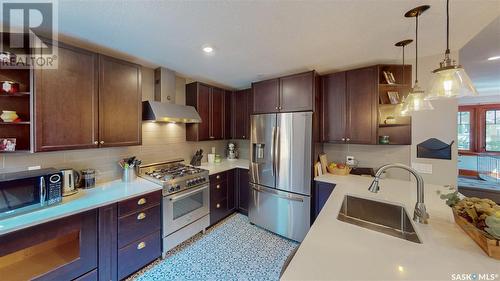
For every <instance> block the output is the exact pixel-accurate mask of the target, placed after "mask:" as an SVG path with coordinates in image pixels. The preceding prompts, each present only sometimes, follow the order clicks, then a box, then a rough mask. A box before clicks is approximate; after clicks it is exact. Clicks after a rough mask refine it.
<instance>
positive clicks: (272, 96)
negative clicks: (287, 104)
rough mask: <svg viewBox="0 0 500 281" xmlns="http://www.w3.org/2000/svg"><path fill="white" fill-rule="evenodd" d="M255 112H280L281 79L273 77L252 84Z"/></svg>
mask: <svg viewBox="0 0 500 281" xmlns="http://www.w3.org/2000/svg"><path fill="white" fill-rule="evenodd" d="M252 92H253V94H252V96H253V97H252V100H253V102H252V104H253V113H254V114H258V113H272V112H278V111H279V110H278V106H279V96H280V83H279V79H271V80H266V81H261V82H256V83H253V84H252Z"/></svg>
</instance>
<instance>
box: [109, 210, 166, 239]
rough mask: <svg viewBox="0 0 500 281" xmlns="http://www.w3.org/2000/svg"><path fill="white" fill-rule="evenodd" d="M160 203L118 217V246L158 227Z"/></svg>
mask: <svg viewBox="0 0 500 281" xmlns="http://www.w3.org/2000/svg"><path fill="white" fill-rule="evenodd" d="M160 216H161V210H160V205H157V206H154V207H151V208H149V209H146V210H142V211H140V212H137V213H133V214H130V215H127V216H125V217H121V218H119V219H118V248H121V247H123V246H125V245H127V244H129V243H130V242H132V241H134V240H137V239H139V238H140V237H143V236H145V235H147V234H149V233H152V232H154V231H156V230H158V229H160V223H161V222H160Z"/></svg>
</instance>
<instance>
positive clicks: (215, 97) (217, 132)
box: [210, 87, 226, 140]
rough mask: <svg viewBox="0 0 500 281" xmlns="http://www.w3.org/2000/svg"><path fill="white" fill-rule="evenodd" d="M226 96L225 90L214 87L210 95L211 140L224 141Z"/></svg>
mask: <svg viewBox="0 0 500 281" xmlns="http://www.w3.org/2000/svg"><path fill="white" fill-rule="evenodd" d="M225 95H226V92H225V90H223V89H219V88H215V87H212V93H211V94H210V119H211V121H210V125H211V130H210V131H211V133H210V139H215V140H222V139H224V128H225V124H224V113H225V110H224V108H225V106H224V101H225Z"/></svg>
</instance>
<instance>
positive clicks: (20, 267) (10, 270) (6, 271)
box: [0, 232, 80, 280]
mask: <svg viewBox="0 0 500 281" xmlns="http://www.w3.org/2000/svg"><path fill="white" fill-rule="evenodd" d="M79 256H80V235H79V232H71V233H68V234H66V235H64V236H60V237H57V238H55V239H52V240H49V241H46V242H43V243H40V244H36V245H34V246H31V247H28V248H24V249H22V250H19V251H17V252H13V253H10V254H8V255H5V256H2V257H0V276H8V279H9V280H31V279H33V278H36V277H37V276H40V275H42V274H44V273H47V272H50V271H52V270H54V269H56V268H58V267H60V266H62V265H65V264H68V263H70V262H71V261H74V260H77V259H78V258H79Z"/></svg>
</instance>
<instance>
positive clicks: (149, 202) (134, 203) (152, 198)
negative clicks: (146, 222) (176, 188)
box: [118, 191, 161, 217]
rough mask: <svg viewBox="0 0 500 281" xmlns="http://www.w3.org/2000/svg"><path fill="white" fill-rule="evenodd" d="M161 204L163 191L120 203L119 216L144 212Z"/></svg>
mask: <svg viewBox="0 0 500 281" xmlns="http://www.w3.org/2000/svg"><path fill="white" fill-rule="evenodd" d="M160 202H161V191H156V192H151V193H148V194H144V195H142V196H137V197H134V198H132V199H128V200H125V201H122V202H119V203H118V216H120V217H121V216H125V215H128V214H131V213H135V212H138V211H140V210H144V209H146V208H149V207H151V206H154V205H158V204H160Z"/></svg>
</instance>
